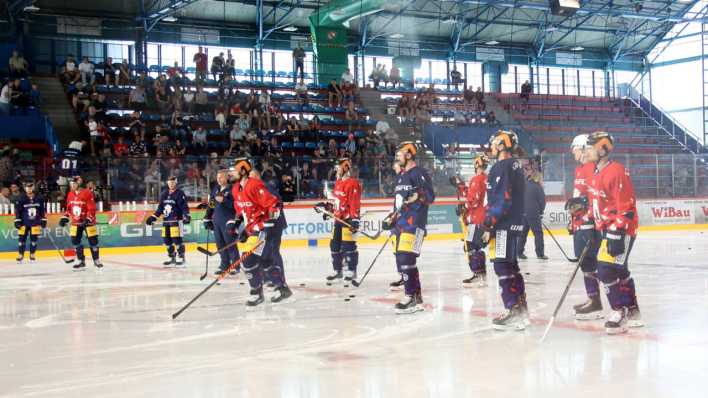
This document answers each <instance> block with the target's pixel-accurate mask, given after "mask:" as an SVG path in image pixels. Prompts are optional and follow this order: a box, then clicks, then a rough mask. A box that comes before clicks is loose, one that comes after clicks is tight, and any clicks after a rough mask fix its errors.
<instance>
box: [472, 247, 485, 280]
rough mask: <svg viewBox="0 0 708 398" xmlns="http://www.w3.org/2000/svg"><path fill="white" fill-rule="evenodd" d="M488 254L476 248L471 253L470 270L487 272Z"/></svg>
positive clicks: (476, 272)
mask: <svg viewBox="0 0 708 398" xmlns="http://www.w3.org/2000/svg"><path fill="white" fill-rule="evenodd" d="M486 261H487V259H486V256H485V255H484V252H483V251H481V250H475V251H472V252H470V254H469V265H470V271H472V272H473V273H475V274H478V273H483V272H486Z"/></svg>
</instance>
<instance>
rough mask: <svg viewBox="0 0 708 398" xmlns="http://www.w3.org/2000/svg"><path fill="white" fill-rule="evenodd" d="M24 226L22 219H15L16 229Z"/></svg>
mask: <svg viewBox="0 0 708 398" xmlns="http://www.w3.org/2000/svg"><path fill="white" fill-rule="evenodd" d="M21 227H22V220H15V229H20V228H21Z"/></svg>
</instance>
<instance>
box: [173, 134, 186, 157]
mask: <svg viewBox="0 0 708 398" xmlns="http://www.w3.org/2000/svg"><path fill="white" fill-rule="evenodd" d="M174 153H175V155H177V156H184V155H186V154H187V147H185V146H184V144H182V140H180V139H179V138H177V139H176V140H175V146H174Z"/></svg>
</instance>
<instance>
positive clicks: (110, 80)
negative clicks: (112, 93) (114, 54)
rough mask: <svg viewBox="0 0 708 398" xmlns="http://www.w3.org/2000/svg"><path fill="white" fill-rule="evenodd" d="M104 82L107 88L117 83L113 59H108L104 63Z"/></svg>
mask: <svg viewBox="0 0 708 398" xmlns="http://www.w3.org/2000/svg"><path fill="white" fill-rule="evenodd" d="M103 82H104V83H106V86H110V85H113V84H115V83H116V69H115V68H114V67H113V58H111V57H108V58H106V61H104V62H103Z"/></svg>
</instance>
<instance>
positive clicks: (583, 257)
mask: <svg viewBox="0 0 708 398" xmlns="http://www.w3.org/2000/svg"><path fill="white" fill-rule="evenodd" d="M594 244H595V243H594V241H593V240H589V241H588V243H587V244H586V245H585V248H584V249H583V252H582V253H580V259H579V260H578V265H576V266H575V270H574V271H573V274H572V275H571V276H570V280H569V281H568V284H566V285H565V290H563V294H562V295H561V297H560V300H558V304H557V305H556V309H555V310H554V311H553V315H552V316H551V319H549V320H548V325H546V330H545V331H544V332H543V336H541V340H539V343H543V340H545V339H546V335H547V334H548V331H549V330H551V326H553V322H554V321H555V320H556V315H558V311H560V308H561V306H562V305H563V302H564V301H565V296H567V295H568V291H569V290H570V285H572V284H573V280H574V279H575V275H576V274H577V273H578V270H579V269H580V264H582V263H583V260H584V259H585V256H586V255H587V253H588V250H590V246H592V245H594Z"/></svg>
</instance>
